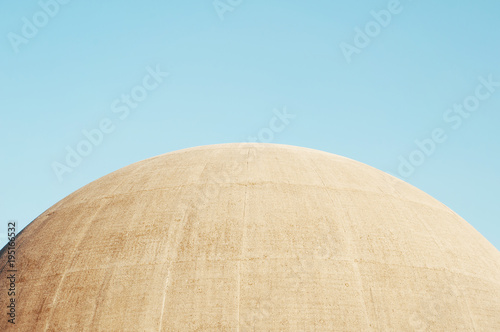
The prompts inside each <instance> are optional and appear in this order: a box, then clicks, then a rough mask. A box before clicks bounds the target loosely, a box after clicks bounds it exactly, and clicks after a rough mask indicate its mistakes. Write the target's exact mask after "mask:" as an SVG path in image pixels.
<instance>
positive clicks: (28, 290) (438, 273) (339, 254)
mask: <svg viewBox="0 0 500 332" xmlns="http://www.w3.org/2000/svg"><path fill="white" fill-rule="evenodd" d="M459 189H460V188H459V186H457V190H459ZM18 243H19V250H18V257H17V260H18V261H19V270H20V272H19V275H20V279H19V280H18V287H19V289H20V293H19V296H18V307H17V313H18V317H17V322H18V324H17V326H16V327H17V328H18V329H19V330H20V331H43V330H48V331H81V330H85V331H124V330H130V331H132V330H133V331H160V330H162V331H238V330H239V331H253V330H254V329H255V330H256V331H301V330H304V331H334V330H335V331H369V330H377V331H406V330H424V329H425V330H434V331H456V330H460V331H462V330H476V331H499V330H500V253H499V251H498V250H497V249H496V248H495V247H494V246H493V245H491V244H490V243H489V242H488V241H487V240H486V239H484V238H483V236H481V235H480V234H479V233H478V232H477V231H476V230H475V229H474V228H473V227H471V226H470V225H469V224H468V223H467V222H465V221H464V220H463V219H462V218H460V217H459V216H458V215H457V214H455V213H454V212H453V211H451V210H450V209H449V208H447V207H446V206H444V205H443V204H441V203H440V202H438V201H436V200H435V199H433V198H431V197H430V196H428V195H427V194H425V193H423V192H422V191H420V190H418V189H416V188H414V187H412V186H410V185H409V184H406V183H404V182H402V181H400V180H398V179H396V178H394V177H392V176H390V175H388V174H385V173H383V172H381V171H378V170H376V169H374V168H372V167H369V166H367V165H364V164H361V163H359V162H355V161H352V160H349V159H346V158H343V157H339V156H335V155H332V154H328V153H325V152H320V151H315V150H310V149H305V148H298V147H292V146H284V145H271V144H224V145H215V146H205V147H197V148H191V149H186V150H181V151H176V152H173V153H168V154H166V155H162V156H159V157H155V158H152V159H148V160H145V161H142V162H139V163H136V164H133V165H131V166H128V167H125V168H123V169H120V170H118V171H116V172H114V173H112V174H109V175H107V176H105V177H103V178H101V179H99V180H97V181H95V182H93V183H91V184H89V185H87V186H85V187H83V188H81V189H80V190H78V191H76V192H75V193H73V194H71V195H70V196H68V197H66V198H65V199H63V200H62V201H60V202H59V203H57V204H56V205H54V206H53V207H52V208H50V209H49V210H47V211H46V212H45V213H43V214H42V215H41V216H40V217H38V218H37V219H36V220H35V221H33V222H32V223H31V224H30V225H29V226H28V227H27V228H26V229H25V230H24V231H23V232H22V233H21V234H20V236H19V238H18ZM6 259H7V257H6V255H5V252H3V253H2V256H1V258H0V263H1V265H0V266H2V267H4V266H5V262H6ZM5 276H6V272H5V269H4V270H3V271H2V272H1V280H5ZM2 283H4V281H2ZM2 288H3V286H2ZM0 299H1V303H2V306H3V307H4V305H5V303H6V301H7V294H6V292H5V291H2V292H1V293H0ZM4 311H6V310H5V307H4ZM7 327H8V325H7V319H6V315H4V318H2V319H1V320H0V330H4V329H6V328H7Z"/></svg>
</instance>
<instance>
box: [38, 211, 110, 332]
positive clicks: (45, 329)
mask: <svg viewBox="0 0 500 332" xmlns="http://www.w3.org/2000/svg"><path fill="white" fill-rule="evenodd" d="M103 207H104V206H100V207H99V208H98V209H97V210H96V211H95V212H94V214H93V215H92V218H91V219H90V220H89V222H88V224H87V226H86V227H85V232H84V234H83V236H81V238H80V240H79V241H78V244H77V245H75V247H74V249H73V251H72V252H71V258H70V262H69V263H68V264H67V265H66V269H65V270H64V272H63V274H62V277H61V280H60V281H59V283H58V285H57V288H56V291H55V292H54V297H53V299H52V303H51V307H50V313H49V318H48V319H47V322H46V323H45V328H44V331H47V330H48V328H49V324H50V322H51V321H52V316H53V315H54V309H55V307H54V304H55V303H56V301H57V299H58V297H59V290H60V289H61V286H62V284H63V283H64V279H65V278H66V275H67V274H68V270H69V269H70V268H71V266H72V265H73V263H74V261H75V258H76V252H77V250H78V248H79V247H80V245H81V244H82V242H83V240H84V239H85V238H86V237H87V233H88V232H89V230H90V228H91V225H92V223H93V221H94V217H95V216H96V215H97V213H98V212H99V211H101V210H102V209H103Z"/></svg>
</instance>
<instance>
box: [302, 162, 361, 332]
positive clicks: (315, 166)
mask: <svg viewBox="0 0 500 332" xmlns="http://www.w3.org/2000/svg"><path fill="white" fill-rule="evenodd" d="M310 160H311V162H312V164H313V165H314V171H315V172H316V174H317V175H318V178H319V179H320V180H321V182H322V183H323V188H324V190H325V192H326V194H327V195H328V198H330V201H331V202H332V204H335V201H334V200H333V198H332V196H331V195H330V192H329V191H328V187H327V186H326V184H325V181H324V180H323V178H322V177H321V175H320V174H319V172H318V165H317V164H316V162H315V161H314V159H313V158H310ZM341 205H342V204H341ZM347 215H349V213H348V212H347ZM349 228H350V227H349ZM348 234H349V235H347V236H348V238H347V241H348V243H349V249H350V250H351V249H352V247H353V245H352V230H351V229H349V232H348ZM354 249H355V248H354ZM352 263H353V268H354V273H355V274H356V276H357V279H358V283H359V285H360V294H361V302H362V304H363V311H364V312H365V317H366V324H367V325H368V326H370V327H371V324H370V317H369V316H368V310H367V309H366V301H365V297H364V295H363V280H362V278H361V273H360V271H359V266H358V263H357V262H355V261H354V262H352Z"/></svg>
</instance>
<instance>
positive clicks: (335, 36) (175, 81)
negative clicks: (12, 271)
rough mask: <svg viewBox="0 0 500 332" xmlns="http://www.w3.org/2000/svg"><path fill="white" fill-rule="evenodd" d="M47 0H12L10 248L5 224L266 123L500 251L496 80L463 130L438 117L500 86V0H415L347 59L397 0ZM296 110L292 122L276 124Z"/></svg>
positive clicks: (7, 48)
mask: <svg viewBox="0 0 500 332" xmlns="http://www.w3.org/2000/svg"><path fill="white" fill-rule="evenodd" d="M45 2H47V3H51V2H52V6H49V7H47V8H49V9H51V10H52V16H49V15H47V14H43V12H42V13H40V12H41V11H42V7H41V5H40V3H39V2H37V1H32V0H30V1H22V2H21V1H17V2H15V1H7V0H0V100H1V103H0V105H1V118H0V131H1V135H2V141H1V143H0V152H1V156H2V160H1V163H0V174H1V175H0V186H1V187H0V188H1V190H0V227H1V229H0V237H1V238H0V244H1V245H2V246H3V245H4V244H5V243H6V239H7V238H6V231H7V222H8V221H9V220H17V221H18V224H17V231H18V232H19V231H20V230H21V229H22V228H23V227H25V226H26V225H27V224H28V223H30V222H31V221H32V220H33V219H35V218H36V217H37V216H38V215H39V214H41V213H42V212H43V211H45V210H46V209H48V208H49V207H50V206H52V205H53V204H55V203H56V202H58V201H59V200H60V199H62V198H64V197H65V196H67V195H68V194H70V193H72V192H73V191H75V190H76V189H78V188H80V187H82V186H84V185H86V184H88V183H89V182H91V181H93V180H96V179H98V178H99V177H101V176H104V175H106V174H108V173H110V172H112V171H114V170H117V169H119V168H121V167H124V166H126V165H129V164H131V163H134V162H137V161H140V160H143V159H146V158H149V157H153V156H156V155H159V154H163V153H166V152H170V151H174V150H178V149H182V148H188V147H192V146H199V145H207V144H216V143H227V142H245V141H248V140H249V139H250V138H249V137H255V136H257V140H260V141H266V142H268V141H269V142H272V143H282V144H291V145H298V146H304V147H309V148H313V149H319V150H323V151H328V152H331V153H335V154H339V155H342V156H346V157H349V158H352V159H355V160H358V161H361V162H363V163H366V164H368V165H371V166H373V167H376V168H378V169H380V170H382V171H385V172H387V173H390V174H392V175H395V176H397V177H399V178H401V179H403V180H405V181H407V182H409V183H411V184H412V185H414V186H416V187H418V188H420V189H422V190H423V191H425V192H427V193H428V194H430V195H432V196H433V197H435V198H436V199H438V200H440V201H441V202H443V203H444V204H446V205H448V206H449V207H450V208H451V209H453V210H454V211H455V212H457V213H458V214H459V215H461V216H462V217H463V218H465V219H466V220H467V221H468V222H469V223H470V224H472V225H473V226H474V227H475V228H476V229H477V230H478V231H479V232H481V233H482V234H483V235H484V236H485V237H486V238H487V239H488V240H489V241H490V242H491V243H493V244H494V245H495V246H496V247H497V248H500V226H499V223H498V221H499V217H498V216H499V215H500V204H499V198H500V189H499V188H500V176H499V175H498V170H499V169H500V157H499V153H498V152H499V143H500V131H499V130H498V125H499V123H500V115H499V113H500V87H496V90H495V91H493V92H491V93H490V95H489V97H488V98H486V99H485V100H483V101H481V102H480V105H479V106H478V108H477V110H476V111H475V112H473V113H471V114H470V116H469V117H468V118H466V119H464V120H463V122H462V124H461V126H460V128H458V129H453V127H452V123H447V122H446V121H444V119H443V115H444V114H445V112H446V111H447V110H448V109H450V108H452V107H453V105H454V104H457V103H462V102H463V101H464V100H465V99H466V98H468V97H470V96H474V94H475V91H476V88H477V87H478V85H479V84H481V83H480V77H483V78H484V79H488V77H492V80H494V81H497V82H500V67H499V65H500V21H499V19H498V17H499V14H500V2H497V1H477V0H475V1H472V0H464V1H451V0H444V1H439V2H436V1H429V0H427V1H424V0H420V1H410V0H402V1H400V2H399V6H398V7H397V8H398V9H399V10H398V11H399V12H398V13H397V14H395V13H393V14H392V15H391V20H390V22H389V23H388V24H385V25H386V26H385V27H380V25H379V27H380V29H379V30H380V31H377V30H371V32H370V34H371V35H372V37H370V36H368V38H369V42H368V43H366V44H367V45H362V46H363V47H362V48H361V47H360V48H358V52H357V53H354V54H352V56H351V57H349V59H348V57H346V56H345V55H344V53H343V51H342V48H341V46H342V45H344V46H345V45H347V44H350V45H353V46H355V45H356V44H355V38H356V34H357V32H356V31H359V30H357V28H359V29H361V30H364V29H365V28H366V26H367V24H368V27H372V28H374V29H376V27H377V25H374V24H373V22H372V21H374V17H373V15H372V14H371V12H372V11H376V12H380V11H381V10H387V8H388V7H390V6H391V5H390V1H378V0H377V1H362V2H354V1H331V0H317V1H293V0H288V1H264V0H252V1H250V0H244V1H240V2H238V1H236V0H232V1H226V0H224V1H220V2H218V3H217V4H218V5H219V6H221V7H220V9H219V12H218V11H217V9H216V8H215V7H214V3H213V2H212V1H211V0H203V1H180V0H178V1H165V0H164V1H141V2H138V1H123V0H121V1H118V0H109V1H102V0H100V1H97V0H87V1H77V0H73V1H68V3H67V4H64V5H63V4H59V5H58V6H59V8H58V9H57V8H56V7H54V5H53V1H51V0H42V2H41V3H45ZM224 4H225V6H226V7H225V8H226V10H227V11H224V12H223V11H221V10H223V7H222V6H224ZM391 8H392V7H391ZM56 9H57V10H56ZM229 9H231V10H229ZM44 18H45V21H44ZM26 22H28V23H26ZM33 22H37V23H38V25H39V26H40V27H38V28H37V29H38V31H35V32H34V31H33V30H32V31H30V30H29V27H26V25H30V24H33ZM23 27H24V28H23ZM35 27H36V26H35ZM23 33H24V35H23ZM29 33H31V34H29ZM13 36H14V37H13ZM15 36H17V37H15ZM26 36H29V38H26ZM16 38H17V39H16ZM22 38H25V39H22ZM358 39H359V38H358ZM13 40H15V41H17V42H19V40H23V43H20V44H19V43H17V42H13ZM358 42H359V40H358ZM365 42H366V40H365ZM342 43H345V44H342ZM358 44H359V43H358ZM348 60H350V61H348ZM148 68H149V69H148ZM155 68H160V70H161V71H165V72H168V73H169V76H168V77H167V78H164V80H163V81H162V82H161V83H160V84H159V85H158V87H157V88H156V89H154V90H152V91H149V92H148V94H147V97H146V98H145V99H144V100H143V101H141V102H140V103H139V105H138V106H137V107H136V108H135V109H131V112H130V114H129V116H128V117H127V118H125V119H123V120H122V119H120V118H119V115H120V114H118V113H114V112H113V109H112V104H113V103H114V102H115V101H116V100H119V99H120V98H121V96H122V94H130V93H131V90H132V89H134V88H137V87H138V86H141V85H142V82H143V78H144V77H145V76H146V75H147V74H148V70H151V69H155ZM482 91H483V92H484V91H487V90H485V89H484V88H483V90H482ZM470 100H471V99H470V98H469V101H470ZM115 106H116V105H115ZM122 106H123V104H122ZM284 109H286V112H288V113H290V114H293V115H295V118H293V119H290V123H289V124H287V125H286V127H285V128H284V130H282V131H280V132H274V133H273V136H274V137H272V139H271V137H268V136H266V135H263V134H262V133H265V132H267V133H269V131H268V130H267V131H266V128H269V122H270V121H271V119H272V118H273V117H274V116H275V112H277V110H280V111H283V110H284ZM105 118H108V119H110V120H111V121H112V122H113V125H114V126H115V130H114V131H113V132H112V133H110V134H106V135H105V136H104V139H103V141H102V143H101V144H100V145H98V146H96V147H94V148H93V151H92V153H90V154H89V155H88V156H86V157H84V158H83V160H82V162H81V164H80V165H78V166H77V167H74V168H72V172H71V173H65V174H64V175H63V176H62V181H59V179H58V177H57V176H56V174H55V172H54V171H53V163H54V162H59V163H65V158H66V154H67V151H66V147H67V146H69V147H72V148H73V149H75V148H76V147H77V145H78V144H79V142H81V141H82V140H83V139H85V137H84V136H83V134H82V130H92V129H94V128H98V127H99V123H100V121H102V120H103V119H105ZM436 128H442V130H443V131H444V132H445V133H446V135H447V140H446V141H445V142H443V143H439V144H436V148H435V151H434V152H433V153H431V154H430V155H429V156H425V160H424V161H423V163H422V164H421V165H419V166H418V167H416V168H415V170H414V172H413V173H412V174H411V175H409V176H408V174H402V173H401V172H400V171H399V170H398V167H399V166H400V160H399V158H400V157H401V156H402V157H404V158H407V159H408V158H409V156H410V154H412V153H413V154H414V156H416V155H417V154H418V152H415V151H416V149H418V147H417V145H416V143H415V140H425V139H428V138H430V137H431V135H432V134H431V133H432V132H433V130H435V129H436ZM259 133H260V134H261V136H260V138H259V136H258V135H259Z"/></svg>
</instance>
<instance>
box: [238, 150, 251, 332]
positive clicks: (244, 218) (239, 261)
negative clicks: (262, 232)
mask: <svg viewBox="0 0 500 332" xmlns="http://www.w3.org/2000/svg"><path fill="white" fill-rule="evenodd" d="M249 159H250V149H248V150H247V170H246V171H247V172H246V174H247V176H248V174H249V173H248V162H249ZM247 194H248V179H247V181H246V184H245V197H244V198H243V227H242V235H241V253H240V257H239V259H238V284H237V287H238V293H237V294H238V307H237V315H238V327H237V331H238V332H239V331H240V300H241V259H242V256H243V250H244V245H245V233H246V222H245V221H246V209H247Z"/></svg>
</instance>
